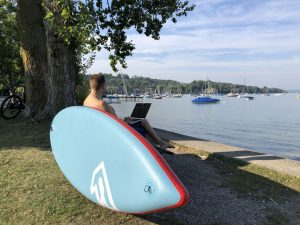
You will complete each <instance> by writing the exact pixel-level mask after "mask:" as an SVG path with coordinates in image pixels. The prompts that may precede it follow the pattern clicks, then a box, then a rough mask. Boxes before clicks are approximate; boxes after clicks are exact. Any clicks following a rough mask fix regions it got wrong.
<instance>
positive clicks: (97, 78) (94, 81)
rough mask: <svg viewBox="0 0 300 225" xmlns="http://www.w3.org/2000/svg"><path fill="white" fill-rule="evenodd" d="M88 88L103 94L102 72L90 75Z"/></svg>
mask: <svg viewBox="0 0 300 225" xmlns="http://www.w3.org/2000/svg"><path fill="white" fill-rule="evenodd" d="M90 88H91V91H94V92H95V93H96V94H97V95H100V96H103V95H105V92H106V85H105V78H104V76H103V75H102V74H93V75H91V76H90Z"/></svg>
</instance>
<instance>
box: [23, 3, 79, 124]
mask: <svg viewBox="0 0 300 225" xmlns="http://www.w3.org/2000/svg"><path fill="white" fill-rule="evenodd" d="M44 7H45V8H44ZM46 8H47V10H50V11H51V12H53V13H54V15H55V16H56V18H55V20H56V22H58V23H59V19H60V18H59V16H60V11H59V8H58V7H57V1H54V0H44V1H43V4H42V2H41V1H40V0H18V9H19V10H18V12H19V19H20V28H21V37H22V38H21V41H22V49H21V54H22V58H23V63H24V68H25V87H26V100H27V104H26V110H25V116H30V117H33V118H35V119H41V118H44V117H48V116H50V117H52V116H54V115H55V114H56V113H57V112H58V111H60V110H62V109H63V108H65V107H68V106H72V105H76V95H75V83H76V74H77V70H76V59H75V57H76V56H75V50H73V49H71V48H70V47H69V46H67V45H65V43H64V42H63V41H62V40H61V39H60V38H59V37H58V36H57V35H55V33H54V31H53V30H52V29H51V27H50V26H49V25H48V24H47V22H46V21H44V19H43V17H44V9H46Z"/></svg>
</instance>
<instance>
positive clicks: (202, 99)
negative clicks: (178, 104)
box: [192, 80, 220, 104]
mask: <svg viewBox="0 0 300 225" xmlns="http://www.w3.org/2000/svg"><path fill="white" fill-rule="evenodd" d="M206 83H207V88H206V89H205V90H204V91H203V93H202V95H200V96H197V97H196V98H194V99H193V100H192V102H193V103H196V104H208V103H217V102H219V101H220V100H219V99H217V98H211V97H210V95H212V94H215V93H216V90H215V89H214V88H213V87H212V85H211V83H210V81H209V80H207V82H206ZM205 86H206V85H205Z"/></svg>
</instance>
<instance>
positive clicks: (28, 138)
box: [0, 117, 51, 151]
mask: <svg viewBox="0 0 300 225" xmlns="http://www.w3.org/2000/svg"><path fill="white" fill-rule="evenodd" d="M50 123H51V122H50V120H49V121H42V122H39V123H34V122H32V121H31V120H26V119H24V118H22V117H18V118H15V119H12V120H4V119H3V118H0V151H4V150H12V149H14V150H16V149H24V148H39V149H40V150H50V140H49V127H50Z"/></svg>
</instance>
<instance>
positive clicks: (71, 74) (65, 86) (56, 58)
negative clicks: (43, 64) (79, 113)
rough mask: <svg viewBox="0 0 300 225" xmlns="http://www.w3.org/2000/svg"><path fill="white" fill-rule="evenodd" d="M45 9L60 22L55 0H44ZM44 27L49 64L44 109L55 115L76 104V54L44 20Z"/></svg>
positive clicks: (56, 21)
mask: <svg viewBox="0 0 300 225" xmlns="http://www.w3.org/2000/svg"><path fill="white" fill-rule="evenodd" d="M44 7H45V9H47V10H49V11H51V12H52V13H53V14H54V15H55V17H54V21H55V23H56V24H57V25H59V24H60V23H61V17H60V8H59V7H58V5H57V1H56V0H44ZM44 24H45V28H46V43H47V45H46V47H47V56H48V65H49V75H50V76H49V79H48V83H47V85H48V87H47V88H48V92H49V96H48V101H47V107H46V111H47V113H49V114H51V115H55V114H56V113H57V112H58V111H60V110H61V109H63V108H65V107H68V106H72V105H76V94H75V84H76V75H77V70H76V58H75V57H76V56H75V55H76V54H75V49H72V48H71V46H67V45H66V44H65V43H64V42H63V40H61V38H60V37H59V36H58V35H56V34H55V32H54V31H53V30H52V28H51V26H49V25H48V24H47V21H44Z"/></svg>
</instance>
